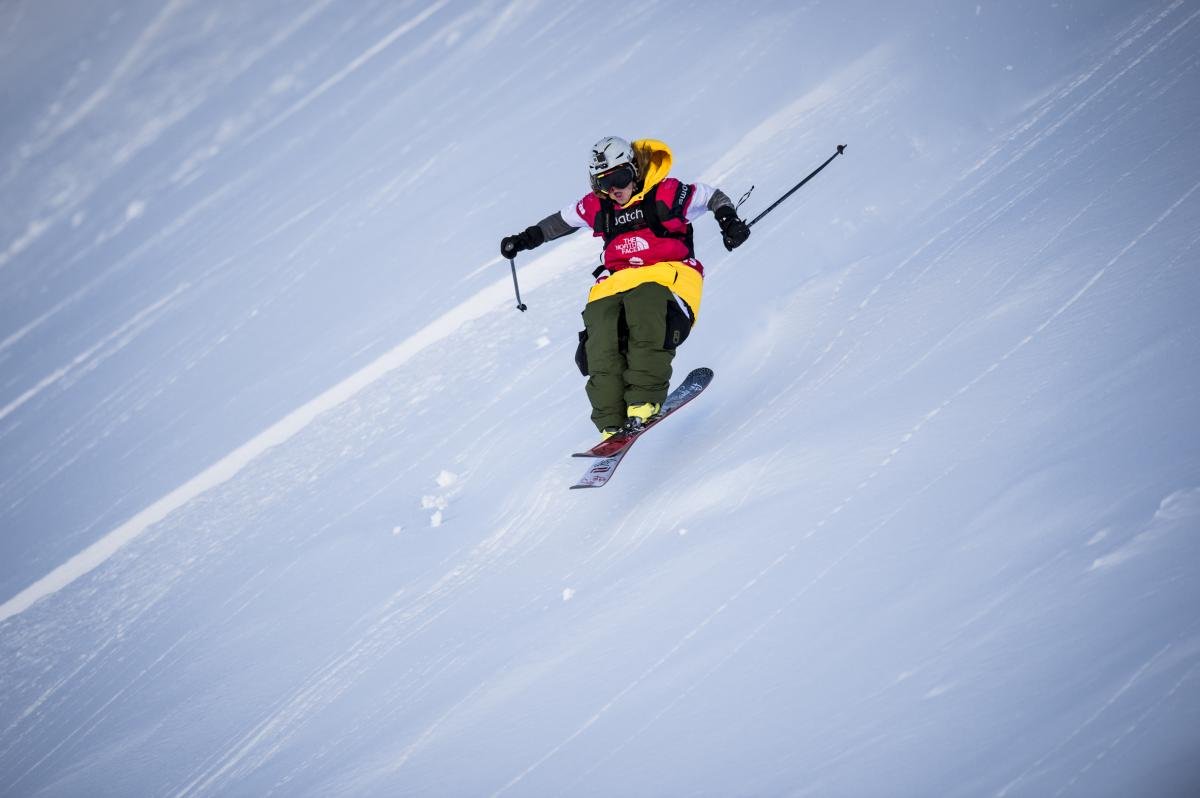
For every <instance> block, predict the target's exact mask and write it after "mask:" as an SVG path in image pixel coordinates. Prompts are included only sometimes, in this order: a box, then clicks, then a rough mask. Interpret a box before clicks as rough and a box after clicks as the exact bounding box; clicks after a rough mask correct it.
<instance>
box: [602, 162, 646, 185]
mask: <svg viewBox="0 0 1200 798" xmlns="http://www.w3.org/2000/svg"><path fill="white" fill-rule="evenodd" d="M635 177H636V175H635V174H634V172H633V167H632V166H630V165H629V164H627V163H623V164H621V165H620V166H618V167H617V168H616V169H609V170H608V171H607V172H605V173H604V174H600V175H596V188H598V189H600V190H601V191H612V190H613V189H614V188H625V187H626V186H628V185H629V184H630V183H632V182H633V181H634V178H635Z"/></svg>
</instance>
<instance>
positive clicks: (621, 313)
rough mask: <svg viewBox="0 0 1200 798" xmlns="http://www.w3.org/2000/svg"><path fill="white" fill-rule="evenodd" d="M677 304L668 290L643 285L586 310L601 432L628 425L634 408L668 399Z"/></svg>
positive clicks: (591, 394)
mask: <svg viewBox="0 0 1200 798" xmlns="http://www.w3.org/2000/svg"><path fill="white" fill-rule="evenodd" d="M674 302H675V298H674V297H673V296H671V291H670V290H669V289H668V288H667V287H666V286H663V285H659V284H658V283H643V284H642V285H639V286H637V287H636V288H631V289H630V290H628V291H623V292H622V293H620V294H614V295H612V296H608V297H604V298H603V299H597V300H596V301H594V302H589V303H588V306H587V307H586V308H584V310H583V326H584V329H585V330H587V343H586V344H585V347H586V351H587V363H588V382H587V396H588V401H590V402H591V403H592V422H593V423H594V424H595V425H596V429H601V430H602V429H604V428H605V427H619V426H621V425H622V424H624V423H625V418H626V413H625V410H626V407H627V406H628V405H640V404H643V403H644V402H653V403H654V404H662V402H663V400H664V399H666V398H667V387H668V385H670V382H671V361H672V360H673V359H674V357H675V350H674V349H673V348H672V349H667V348H666V337H667V304H668V303H674Z"/></svg>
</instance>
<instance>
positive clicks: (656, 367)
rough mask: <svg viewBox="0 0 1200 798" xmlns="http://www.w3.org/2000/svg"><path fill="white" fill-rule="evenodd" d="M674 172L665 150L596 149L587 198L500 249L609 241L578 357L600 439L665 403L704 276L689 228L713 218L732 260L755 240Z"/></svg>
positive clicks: (707, 191)
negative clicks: (579, 237)
mask: <svg viewBox="0 0 1200 798" xmlns="http://www.w3.org/2000/svg"><path fill="white" fill-rule="evenodd" d="M670 169H671V150H670V148H668V147H667V145H666V144H664V143H663V142H661V141H656V140H654V139H639V140H637V141H634V142H633V143H632V144H630V143H629V142H628V141H626V140H625V139H621V138H617V137H615V136H606V137H605V138H602V139H600V140H599V141H598V142H596V144H595V145H594V146H593V147H592V153H591V160H590V162H589V163H588V174H589V176H590V178H591V186H592V190H591V192H590V193H588V194H587V195H585V196H584V197H583V199H581V200H579V201H578V202H576V203H572V204H571V205H568V206H566V207H564V208H563V209H562V210H561V211H557V212H555V213H552V214H550V215H549V216H547V217H546V218H545V219H542V220H541V221H540V222H538V223H537V224H535V225H531V226H530V227H527V228H525V230H524V231H523V232H520V233H517V234H515V235H511V236H505V237H504V238H503V239H501V241H500V253H501V254H502V255H503V256H504V257H505V258H512V257H514V256H515V255H516V254H517V253H518V252H521V251H523V250H528V249H533V248H534V247H538V246H541V245H542V244H543V243H545V242H546V241H550V240H552V239H555V238H560V237H562V236H565V235H567V234H569V233H573V232H575V231H576V230H577V229H579V228H581V227H590V228H591V229H592V234H593V235H594V236H596V237H598V238H602V239H603V240H604V254H603V265H602V266H601V267H600V268H598V269H597V270H596V272H595V273H594V274H595V275H596V277H597V279H596V284H595V285H593V286H592V289H591V291H590V293H589V294H588V302H587V306H586V307H585V308H584V310H583V325H584V331H583V332H582V333H580V339H581V342H580V351H579V352H578V353H577V354H576V361H577V362H578V363H579V365H580V370H581V371H582V372H583V373H584V374H586V375H587V376H588V382H587V396H588V400H589V401H590V402H591V405H592V421H593V423H595V425H596V428H597V429H598V430H600V435H601V439H602V440H607V439H608V438H609V437H611V436H612V435H615V434H616V433H617V432H620V431H621V430H622V428H625V429H636V428H638V427H639V426H641V425H643V424H645V423H646V421H647V420H649V419H651V418H653V417H654V415H655V414H656V413H658V410H659V408H660V407H661V406H662V402H663V400H664V399H665V398H666V396H667V388H668V386H669V384H670V382H671V361H672V359H673V358H674V357H675V348H676V347H677V346H679V344H681V343H683V340H684V339H685V338H686V337H687V335H688V333H689V332H690V331H691V328H692V325H693V324H695V323H696V320H697V318H698V316H699V313H700V296H701V293H702V291H703V283H704V267H703V266H702V265H701V264H700V262H699V261H698V260H696V257H695V252H694V251H693V248H692V224H691V223H692V222H693V221H695V220H696V219H698V218H699V217H700V216H703V215H704V213H705V212H706V211H712V212H713V215H714V216H716V219H717V224H718V225H720V228H721V236H722V240H723V241H724V244H725V249H727V250H729V251H731V252H732V251H733V250H734V249H735V248H736V247H738V246H741V245H742V244H743V243H745V241H746V239H747V238H749V237H750V228H749V227H748V226H747V225H746V223H745V222H744V221H742V220H741V219H739V218H738V215H737V211H736V209H735V208H734V205H733V202H732V201H731V200H730V199H729V197H728V196H727V195H726V194H725V193H724V192H723V191H721V190H720V189H717V188H713V187H712V186H709V185H706V184H704V183H683V182H681V181H679V180H677V179H675V178H673V177H668V176H667V174H668V172H670ZM605 271H607V272H608V273H607V274H604V272H605Z"/></svg>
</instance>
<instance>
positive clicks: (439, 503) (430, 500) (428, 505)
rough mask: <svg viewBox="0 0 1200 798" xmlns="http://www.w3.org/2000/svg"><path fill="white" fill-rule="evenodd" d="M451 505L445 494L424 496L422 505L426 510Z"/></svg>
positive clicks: (443, 508)
mask: <svg viewBox="0 0 1200 798" xmlns="http://www.w3.org/2000/svg"><path fill="white" fill-rule="evenodd" d="M447 506H449V502H447V501H446V497H445V496H422V497H421V507H422V508H424V509H426V510H433V509H438V510H445V509H446V507H447Z"/></svg>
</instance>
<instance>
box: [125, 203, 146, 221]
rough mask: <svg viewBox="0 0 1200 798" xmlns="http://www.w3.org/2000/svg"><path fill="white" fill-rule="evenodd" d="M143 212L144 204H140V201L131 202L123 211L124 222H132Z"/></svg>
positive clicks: (144, 210) (144, 209)
mask: <svg viewBox="0 0 1200 798" xmlns="http://www.w3.org/2000/svg"><path fill="white" fill-rule="evenodd" d="M145 212H146V203H144V202H142V201H141V200H134V201H133V202H131V203H129V206H128V207H127V208H126V209H125V221H127V222H132V221H133V220H134V219H137V218H139V217H140V216H141V215H142V214H143V213H145Z"/></svg>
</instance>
